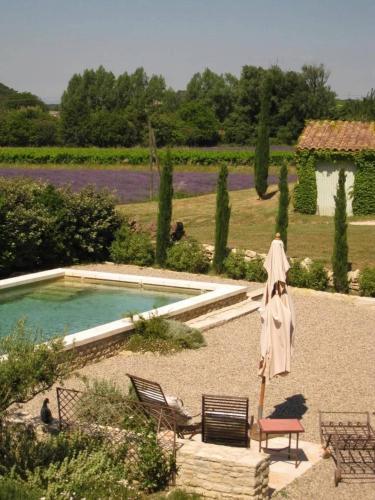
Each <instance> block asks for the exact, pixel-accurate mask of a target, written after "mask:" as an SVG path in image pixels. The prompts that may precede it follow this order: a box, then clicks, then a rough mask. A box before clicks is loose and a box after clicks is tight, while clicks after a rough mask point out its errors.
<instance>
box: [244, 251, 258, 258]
mask: <svg viewBox="0 0 375 500" xmlns="http://www.w3.org/2000/svg"><path fill="white" fill-rule="evenodd" d="M257 256H258V254H257V253H256V252H254V251H253V250H246V251H245V257H247V258H248V259H249V260H252V259H256V258H257Z"/></svg>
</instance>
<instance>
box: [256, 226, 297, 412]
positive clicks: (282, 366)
mask: <svg viewBox="0 0 375 500" xmlns="http://www.w3.org/2000/svg"><path fill="white" fill-rule="evenodd" d="M264 267H265V269H266V271H267V274H268V279H267V283H266V287H265V290H264V294H263V303H262V308H261V309H260V315H261V323H262V331H261V339H260V351H261V360H260V366H259V376H261V377H262V384H261V390H260V397H259V408H258V419H260V418H262V417H263V403H264V393H265V385H266V380H268V381H269V380H271V379H272V378H273V377H275V376H277V375H286V374H288V373H289V372H290V360H291V355H292V350H293V342H294V335H295V316H294V308H293V303H292V300H291V297H290V296H289V294H288V288H287V285H286V276H287V272H288V270H289V268H290V266H289V262H288V260H287V258H286V255H285V251H284V244H283V242H282V241H281V239H280V235H279V234H278V233H277V234H276V238H275V239H274V240H273V241H272V243H271V247H270V250H269V252H268V255H267V257H266V260H265V262H264Z"/></svg>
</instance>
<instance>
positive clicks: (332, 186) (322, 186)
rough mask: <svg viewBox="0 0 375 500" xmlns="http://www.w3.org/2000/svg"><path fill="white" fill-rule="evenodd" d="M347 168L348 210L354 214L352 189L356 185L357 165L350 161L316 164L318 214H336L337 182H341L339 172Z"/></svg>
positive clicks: (348, 212)
mask: <svg viewBox="0 0 375 500" xmlns="http://www.w3.org/2000/svg"><path fill="white" fill-rule="evenodd" d="M341 168H345V173H346V182H345V191H346V212H347V214H348V215H353V209H352V190H353V186H354V174H355V170H356V168H355V165H353V164H351V163H348V162H345V163H344V162H341V163H334V164H333V163H318V164H317V165H316V187H317V189H318V200H317V212H316V213H317V214H318V215H334V214H335V199H334V196H335V195H336V192H337V184H338V182H339V172H340V169H341Z"/></svg>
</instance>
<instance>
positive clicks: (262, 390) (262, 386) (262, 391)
mask: <svg viewBox="0 0 375 500" xmlns="http://www.w3.org/2000/svg"><path fill="white" fill-rule="evenodd" d="M265 392H266V377H262V382H261V384H260V394H259V406H258V420H260V419H261V418H263V404H264V394H265Z"/></svg>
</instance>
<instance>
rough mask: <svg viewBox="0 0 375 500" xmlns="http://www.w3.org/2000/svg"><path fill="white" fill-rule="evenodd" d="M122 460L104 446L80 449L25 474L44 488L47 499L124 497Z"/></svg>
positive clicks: (125, 490) (36, 484) (30, 480)
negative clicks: (97, 448) (117, 458)
mask: <svg viewBox="0 0 375 500" xmlns="http://www.w3.org/2000/svg"><path fill="white" fill-rule="evenodd" d="M124 478H125V467H124V463H121V461H118V460H116V457H114V456H111V453H110V450H108V449H106V448H105V447H104V446H103V447H102V448H100V449H99V450H95V451H88V450H84V451H80V452H79V453H78V454H77V455H75V456H71V457H66V458H65V459H64V460H63V461H62V462H61V463H54V462H52V463H51V464H50V465H49V466H48V467H46V468H42V467H37V468H36V469H35V470H34V471H33V472H32V473H29V474H28V483H29V484H30V485H32V486H35V487H37V488H40V489H43V490H44V492H45V494H44V495H45V498H46V500H54V499H56V498H79V499H83V498H86V499H93V500H94V499H98V500H99V499H101V498H119V499H121V498H124V499H125V498H126V497H127V496H126V495H127V488H126V486H125V485H124V484H123V483H121V482H120V481H121V480H124Z"/></svg>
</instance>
